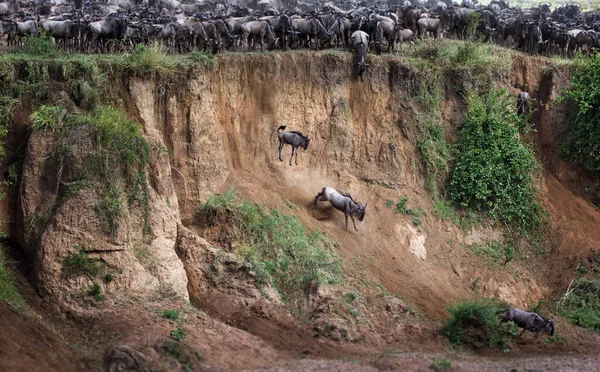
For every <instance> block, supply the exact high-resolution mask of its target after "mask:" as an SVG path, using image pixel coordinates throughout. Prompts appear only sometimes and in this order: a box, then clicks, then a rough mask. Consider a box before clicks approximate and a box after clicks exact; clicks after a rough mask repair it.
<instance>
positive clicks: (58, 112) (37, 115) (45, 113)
mask: <svg viewBox="0 0 600 372" xmlns="http://www.w3.org/2000/svg"><path fill="white" fill-rule="evenodd" d="M66 114H67V110H65V109H64V108H63V107H61V106H46V105H41V106H40V107H38V109H37V110H35V111H34V112H33V113H32V114H31V115H30V116H29V120H30V121H31V128H32V129H33V130H43V131H49V132H55V131H57V130H58V125H59V124H60V123H61V122H62V120H63V119H64V117H65V116H66Z"/></svg>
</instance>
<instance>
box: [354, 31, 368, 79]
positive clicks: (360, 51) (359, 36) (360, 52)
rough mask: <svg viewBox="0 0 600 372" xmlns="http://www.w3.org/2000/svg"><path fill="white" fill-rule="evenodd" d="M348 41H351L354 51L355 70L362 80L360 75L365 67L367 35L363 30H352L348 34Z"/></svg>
mask: <svg viewBox="0 0 600 372" xmlns="http://www.w3.org/2000/svg"><path fill="white" fill-rule="evenodd" d="M350 42H351V43H352V49H354V52H355V53H356V67H357V70H356V71H357V72H358V76H360V80H361V81H362V79H363V77H362V75H363V73H364V72H365V70H366V69H367V63H366V59H367V52H368V50H369V35H368V34H367V33H366V32H364V31H360V30H358V31H354V32H353V33H352V36H350Z"/></svg>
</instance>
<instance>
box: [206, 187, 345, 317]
mask: <svg viewBox="0 0 600 372" xmlns="http://www.w3.org/2000/svg"><path fill="white" fill-rule="evenodd" d="M199 215H200V219H201V221H202V222H203V223H205V224H208V225H210V224H214V223H216V222H217V221H219V222H221V223H223V224H224V225H226V226H228V229H229V230H230V231H229V234H231V235H233V236H235V239H236V241H240V242H242V243H243V244H242V246H241V247H240V248H238V250H237V253H238V254H239V255H241V256H242V257H244V258H245V259H246V260H247V261H248V262H249V263H250V265H251V267H252V269H253V270H254V271H255V273H256V278H257V281H258V283H259V284H263V283H267V282H271V283H272V284H273V285H274V286H275V288H276V289H277V290H278V292H279V294H280V295H281V297H282V299H283V300H284V301H285V302H286V303H288V304H290V305H293V306H297V307H298V308H300V307H301V306H302V302H303V299H304V291H305V289H306V288H307V287H308V285H309V284H310V283H311V282H313V281H316V282H318V283H330V284H331V283H335V282H338V281H340V280H341V277H342V269H341V259H340V258H339V257H338V256H337V255H336V254H335V253H333V252H332V247H333V244H332V243H331V242H330V241H329V240H328V239H327V238H326V237H325V236H323V235H322V234H320V233H317V232H312V233H307V231H306V228H305V227H304V226H303V225H302V223H300V221H298V219H297V218H296V217H295V216H290V215H285V214H283V213H281V212H280V211H277V210H270V211H265V210H263V209H262V208H261V207H260V206H259V205H257V204H254V203H250V202H247V201H244V200H242V199H241V197H240V196H239V194H237V192H235V191H234V190H233V189H231V190H229V191H228V192H227V193H225V194H223V195H216V196H212V197H210V198H209V200H208V201H207V202H206V203H205V204H203V205H201V206H200V208H199Z"/></svg>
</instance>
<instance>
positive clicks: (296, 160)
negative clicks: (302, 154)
mask: <svg viewBox="0 0 600 372" xmlns="http://www.w3.org/2000/svg"><path fill="white" fill-rule="evenodd" d="M296 165H298V147H296Z"/></svg>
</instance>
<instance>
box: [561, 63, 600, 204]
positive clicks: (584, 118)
mask: <svg viewBox="0 0 600 372" xmlns="http://www.w3.org/2000/svg"><path fill="white" fill-rule="evenodd" d="M571 84H572V87H571V89H570V90H569V91H567V92H566V94H565V96H564V97H562V99H563V100H566V101H568V102H569V103H570V104H572V105H574V106H575V107H576V109H577V115H576V116H575V120H574V121H573V126H572V128H571V130H570V133H569V134H568V136H567V139H566V140H565V142H564V144H563V151H564V153H565V154H566V155H567V156H568V157H570V158H571V159H573V160H574V161H575V162H576V163H578V164H580V165H581V166H583V167H585V168H586V169H587V170H589V171H590V172H591V173H592V174H593V175H594V176H595V177H596V181H597V182H598V180H599V179H600V128H599V126H598V121H599V120H600V54H598V53H595V54H593V55H592V56H591V57H584V56H580V57H578V58H577V59H576V60H575V72H574V73H573V74H572V75H571ZM594 191H595V194H596V195H595V196H596V197H600V188H598V185H596V187H595V190H594Z"/></svg>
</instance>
